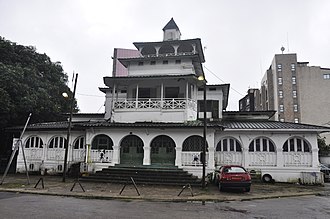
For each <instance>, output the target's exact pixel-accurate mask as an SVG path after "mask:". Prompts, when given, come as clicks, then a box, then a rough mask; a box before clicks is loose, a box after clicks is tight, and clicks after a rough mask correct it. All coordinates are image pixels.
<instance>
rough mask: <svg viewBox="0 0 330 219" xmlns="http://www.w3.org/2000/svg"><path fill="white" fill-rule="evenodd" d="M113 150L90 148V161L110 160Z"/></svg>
mask: <svg viewBox="0 0 330 219" xmlns="http://www.w3.org/2000/svg"><path fill="white" fill-rule="evenodd" d="M112 158H113V150H91V151H90V159H91V161H92V162H112Z"/></svg>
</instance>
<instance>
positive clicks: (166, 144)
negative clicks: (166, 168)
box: [150, 135, 175, 166]
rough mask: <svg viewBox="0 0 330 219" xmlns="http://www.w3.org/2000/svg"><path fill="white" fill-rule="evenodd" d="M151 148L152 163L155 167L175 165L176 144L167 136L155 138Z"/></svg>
mask: <svg viewBox="0 0 330 219" xmlns="http://www.w3.org/2000/svg"><path fill="white" fill-rule="evenodd" d="M150 146H151V163H152V164H153V165H171V166H172V165H174V164H175V142H174V141H173V139H172V138H170V137H169V136H167V135H159V136H157V137H156V138H154V139H153V140H152V142H151V144H150Z"/></svg>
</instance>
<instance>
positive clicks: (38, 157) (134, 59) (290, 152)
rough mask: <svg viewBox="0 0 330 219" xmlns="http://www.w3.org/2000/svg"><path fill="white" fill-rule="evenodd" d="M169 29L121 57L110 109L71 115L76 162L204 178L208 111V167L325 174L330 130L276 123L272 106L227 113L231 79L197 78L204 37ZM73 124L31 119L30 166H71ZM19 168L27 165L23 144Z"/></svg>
mask: <svg viewBox="0 0 330 219" xmlns="http://www.w3.org/2000/svg"><path fill="white" fill-rule="evenodd" d="M163 31H164V39H163V41H159V42H138V43H134V45H135V47H136V48H137V50H136V51H135V53H134V55H132V54H133V53H127V54H130V55H132V56H131V57H129V56H127V55H126V56H125V55H123V54H121V55H118V54H119V53H116V54H115V55H114V57H115V58H114V71H113V75H112V77H104V84H105V87H102V88H100V91H102V92H103V93H104V94H105V113H103V114H76V115H74V117H73V124H72V131H71V136H70V139H69V156H68V162H69V166H70V165H71V164H73V163H84V164H85V166H86V170H87V171H90V172H95V171H96V170H100V169H102V168H104V167H109V166H114V165H126V166H127V165H128V166H155V167H157V166H169V167H170V166H173V167H178V168H182V169H184V170H187V171H188V172H191V173H193V174H194V175H196V176H199V177H200V176H201V174H202V163H201V159H200V153H201V151H202V147H203V128H204V124H203V121H202V120H200V119H203V113H201V112H203V111H204V110H206V112H207V113H206V114H207V130H206V140H207V148H206V172H207V173H209V172H213V171H214V170H215V169H216V168H218V167H219V166H221V165H224V164H239V165H243V166H244V167H246V168H247V169H249V170H251V171H252V170H254V171H256V172H260V173H261V175H262V176H263V178H264V179H266V180H267V179H271V178H272V179H274V180H275V181H281V182H295V181H298V180H299V179H303V178H304V176H305V175H306V174H307V175H311V176H313V178H315V179H316V181H319V180H321V178H320V179H319V178H318V177H314V176H319V175H320V174H319V161H318V146H317V135H318V134H319V133H321V132H327V131H329V128H326V127H321V126H314V125H306V124H299V123H285V122H277V121H270V120H269V118H270V117H271V116H273V114H274V113H275V112H273V111H266V112H226V111H225V110H226V107H227V101H228V94H229V85H228V84H222V85H205V86H204V84H203V83H206V80H204V81H201V80H198V79H200V78H201V76H202V77H204V72H203V67H202V63H203V62H204V54H203V49H202V48H203V47H202V44H201V40H200V39H198V38H197V39H188V40H181V39H180V37H181V33H180V30H179V28H178V27H177V25H176V24H175V22H174V20H173V19H171V20H170V21H169V23H168V24H167V25H166V26H165V27H164V28H163ZM118 50H119V49H116V50H115V51H116V52H118ZM117 55H118V56H117ZM119 70H120V74H119V73H118V72H119ZM123 72H124V73H123ZM204 88H205V89H206V90H205V91H206V95H207V98H206V109H204V105H203V104H202V103H203V92H204ZM67 127H68V122H67V121H65V122H49V123H40V124H31V125H29V126H28V127H27V130H26V132H25V134H24V136H23V139H22V142H23V145H24V152H25V156H26V160H27V166H28V169H29V170H30V171H38V170H39V169H40V166H41V165H43V166H44V167H45V168H46V169H47V170H48V172H62V171H63V163H64V151H65V149H64V146H65V144H66V141H67V139H66V135H67ZM17 171H18V172H24V171H25V166H24V161H23V156H22V150H20V152H19V155H18V158H17Z"/></svg>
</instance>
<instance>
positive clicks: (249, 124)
mask: <svg viewBox="0 0 330 219" xmlns="http://www.w3.org/2000/svg"><path fill="white" fill-rule="evenodd" d="M67 127H68V122H67V121H64V122H47V123H36V124H31V125H29V126H28V127H27V130H53V129H54V130H56V129H66V128H67ZM90 127H100V128H102V127H103V128H112V127H117V128H118V127H120V128H126V127H136V128H202V127H203V122H202V121H198V120H197V121H189V122H184V123H171V122H168V123H165V122H136V123H110V122H108V121H105V120H104V121H86V122H73V123H72V129H76V130H77V129H78V130H84V129H86V128H90ZM207 127H208V128H216V129H225V130H229V129H230V130H279V131H280V130H300V131H301V130H305V131H307V130H309V131H320V132H325V131H329V132H330V127H325V126H317V125H309V124H301V123H289V122H278V121H221V122H210V123H208V124H207ZM8 129H9V130H19V129H22V127H13V128H8Z"/></svg>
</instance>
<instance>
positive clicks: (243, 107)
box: [239, 88, 261, 111]
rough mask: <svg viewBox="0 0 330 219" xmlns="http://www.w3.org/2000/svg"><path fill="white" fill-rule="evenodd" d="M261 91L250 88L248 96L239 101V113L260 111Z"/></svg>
mask: <svg viewBox="0 0 330 219" xmlns="http://www.w3.org/2000/svg"><path fill="white" fill-rule="evenodd" d="M259 98H260V90H259V89H257V88H250V89H249V90H248V91H247V95H245V97H243V98H242V99H240V100H239V111H259V110H260V109H261V108H260V100H259Z"/></svg>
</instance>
